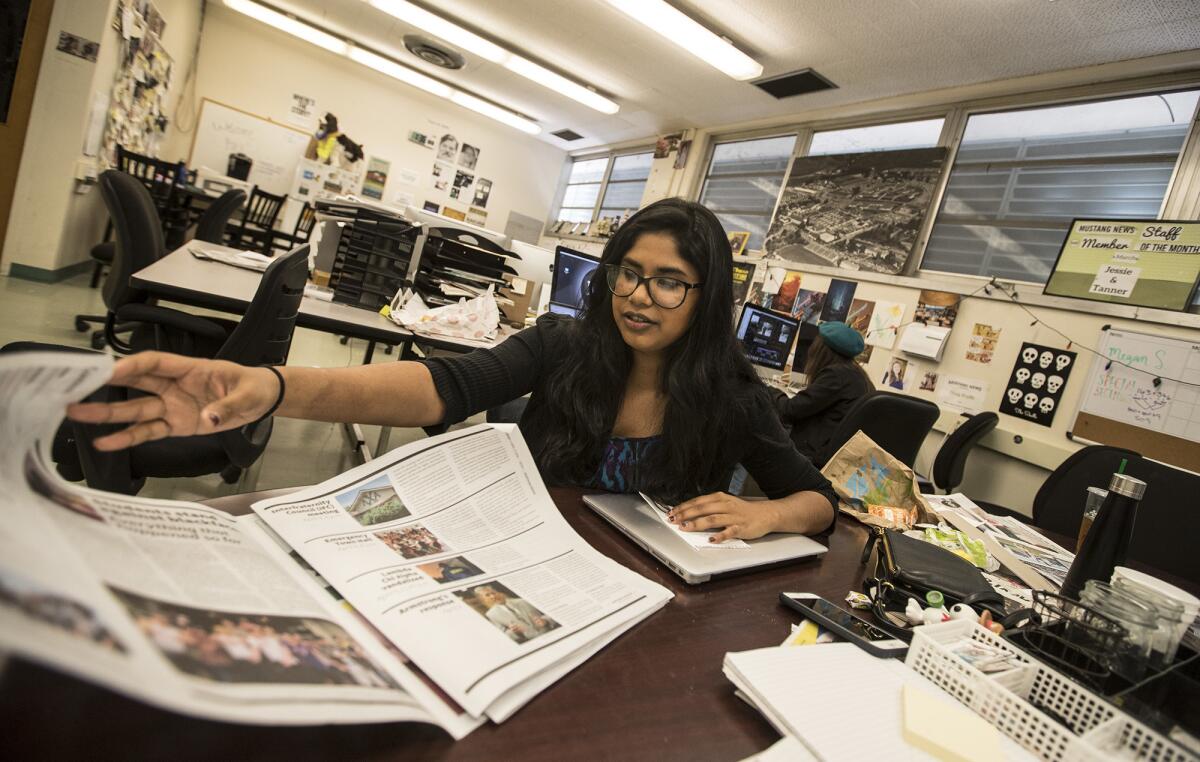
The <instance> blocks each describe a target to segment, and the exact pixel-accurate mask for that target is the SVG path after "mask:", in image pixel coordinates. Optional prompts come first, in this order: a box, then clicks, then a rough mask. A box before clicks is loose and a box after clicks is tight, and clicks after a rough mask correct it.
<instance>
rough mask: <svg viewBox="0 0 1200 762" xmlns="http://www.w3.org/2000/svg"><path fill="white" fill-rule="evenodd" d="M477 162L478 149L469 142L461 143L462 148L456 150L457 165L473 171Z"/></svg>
mask: <svg viewBox="0 0 1200 762" xmlns="http://www.w3.org/2000/svg"><path fill="white" fill-rule="evenodd" d="M478 163H479V149H478V148H476V147H475V146H473V145H471V144H470V143H463V144H462V150H461V151H459V152H458V166H460V167H462V168H463V169H469V170H471V171H474V170H475V165H476V164H478Z"/></svg>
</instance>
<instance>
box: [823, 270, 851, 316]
mask: <svg viewBox="0 0 1200 762" xmlns="http://www.w3.org/2000/svg"><path fill="white" fill-rule="evenodd" d="M857 288H858V283H856V282H855V281H852V280H838V279H837V278H834V279H832V280H830V281H829V292H828V293H827V294H826V295H825V306H824V307H822V308H821V320H822V321H823V322H831V321H835V320H842V321H844V320H845V319H846V316H847V315H849V314H850V305H851V304H852V303H853V302H854V291H855V290H856V289H857Z"/></svg>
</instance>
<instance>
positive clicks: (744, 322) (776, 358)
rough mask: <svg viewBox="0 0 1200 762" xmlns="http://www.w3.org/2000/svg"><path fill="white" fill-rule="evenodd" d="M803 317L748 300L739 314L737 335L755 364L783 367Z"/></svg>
mask: <svg viewBox="0 0 1200 762" xmlns="http://www.w3.org/2000/svg"><path fill="white" fill-rule="evenodd" d="M799 331H800V321H799V320H797V319H795V318H792V317H788V316H787V315H780V314H779V313H778V312H772V311H771V310H766V309H763V308H762V307H756V306H754V305H753V304H746V305H745V306H743V307H742V315H741V317H739V318H738V324H737V338H738V341H740V342H741V343H742V351H743V352H745V353H746V357H747V358H748V359H749V360H750V362H752V363H754V364H755V365H761V366H762V367H764V368H770V369H771V370H783V369H784V368H785V367H786V366H787V361H788V356H789V355H790V354H791V352H792V342H793V341H794V340H795V338H796V334H797V333H799Z"/></svg>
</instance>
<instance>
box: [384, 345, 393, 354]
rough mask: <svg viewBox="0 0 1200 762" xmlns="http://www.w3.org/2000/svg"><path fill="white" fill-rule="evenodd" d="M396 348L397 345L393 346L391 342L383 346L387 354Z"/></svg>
mask: <svg viewBox="0 0 1200 762" xmlns="http://www.w3.org/2000/svg"><path fill="white" fill-rule="evenodd" d="M395 348H396V347H394V346H392V345H391V344H388V345H387V346H386V347H384V348H383V353H384V354H385V355H390V354H391V353H392V350H393V349H395Z"/></svg>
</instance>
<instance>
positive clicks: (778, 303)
mask: <svg viewBox="0 0 1200 762" xmlns="http://www.w3.org/2000/svg"><path fill="white" fill-rule="evenodd" d="M803 277H804V276H803V275H802V274H801V273H800V271H799V270H785V271H784V273H783V280H782V281H781V282H780V284H779V290H778V291H776V292H775V298H774V299H772V300H771V309H773V310H775V311H776V312H782V313H784V314H789V315H790V314H791V312H792V305H793V304H795V302H796V294H798V293H800V281H801V280H802V279H803Z"/></svg>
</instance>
